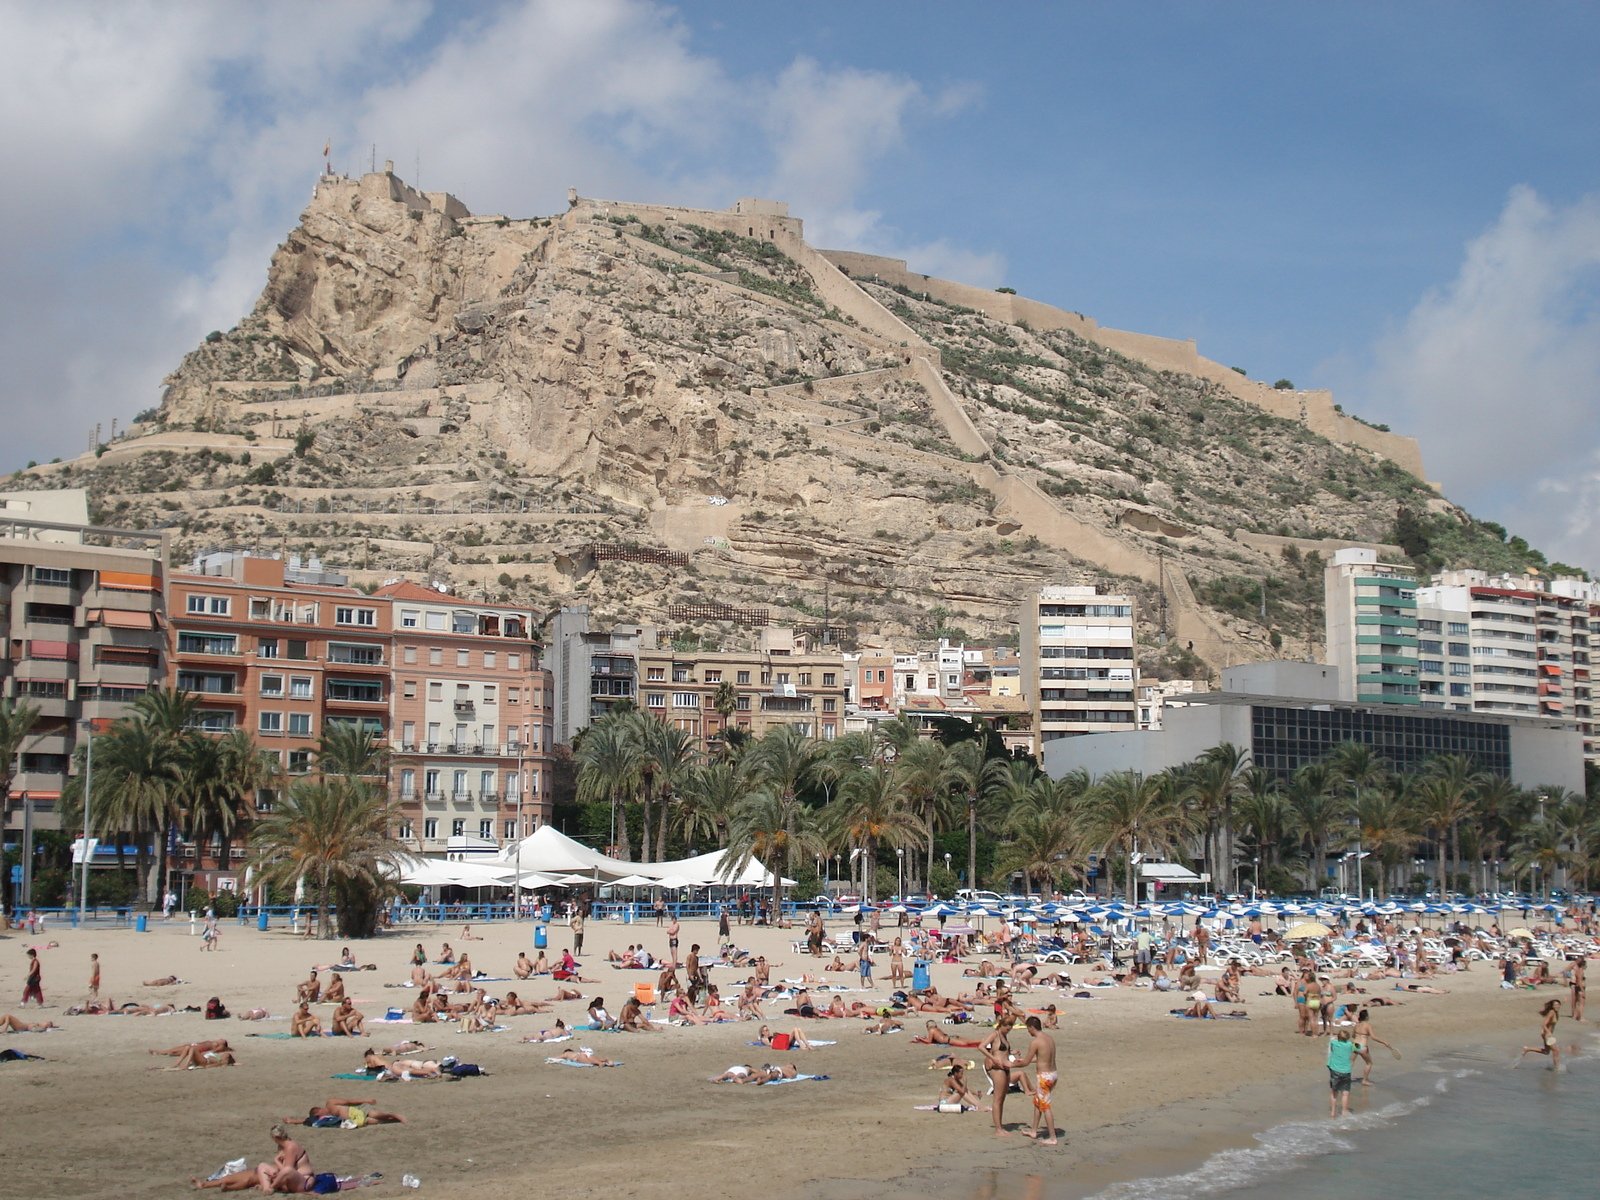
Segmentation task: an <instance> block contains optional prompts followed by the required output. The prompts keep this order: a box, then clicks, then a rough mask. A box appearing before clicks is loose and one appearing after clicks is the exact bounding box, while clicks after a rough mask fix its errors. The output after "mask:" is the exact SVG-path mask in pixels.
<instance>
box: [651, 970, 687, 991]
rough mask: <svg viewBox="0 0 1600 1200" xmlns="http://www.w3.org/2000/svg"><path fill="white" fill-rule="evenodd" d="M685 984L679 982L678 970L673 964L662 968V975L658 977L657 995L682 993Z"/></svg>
mask: <svg viewBox="0 0 1600 1200" xmlns="http://www.w3.org/2000/svg"><path fill="white" fill-rule="evenodd" d="M682 990H683V984H681V983H679V982H678V969H677V967H675V966H674V965H673V964H672V963H671V962H668V963H667V964H666V965H665V966H664V967H662V968H661V974H659V975H657V976H656V995H658V996H665V995H666V994H667V993H668V992H680V991H682Z"/></svg>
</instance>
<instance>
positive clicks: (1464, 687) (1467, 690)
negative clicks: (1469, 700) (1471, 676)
mask: <svg viewBox="0 0 1600 1200" xmlns="http://www.w3.org/2000/svg"><path fill="white" fill-rule="evenodd" d="M1471 692H1472V688H1471V686H1470V685H1468V684H1465V683H1452V684H1451V685H1450V694H1451V695H1452V696H1466V695H1470V694H1471Z"/></svg>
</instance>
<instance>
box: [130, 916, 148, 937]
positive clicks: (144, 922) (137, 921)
mask: <svg viewBox="0 0 1600 1200" xmlns="http://www.w3.org/2000/svg"><path fill="white" fill-rule="evenodd" d="M149 927H150V919H149V918H148V917H146V916H145V915H144V913H140V914H139V915H138V916H137V917H135V918H134V919H133V929H134V932H135V933H143V932H145V930H147V929H148V928H149Z"/></svg>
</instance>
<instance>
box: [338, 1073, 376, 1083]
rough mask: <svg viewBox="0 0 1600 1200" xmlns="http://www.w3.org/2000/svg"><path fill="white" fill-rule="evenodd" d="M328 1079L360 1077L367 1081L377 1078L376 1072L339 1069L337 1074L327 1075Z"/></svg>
mask: <svg viewBox="0 0 1600 1200" xmlns="http://www.w3.org/2000/svg"><path fill="white" fill-rule="evenodd" d="M328 1078H329V1079H362V1080H365V1081H366V1082H368V1083H371V1082H373V1080H375V1079H377V1078H378V1075H377V1072H375V1071H373V1072H368V1071H341V1072H340V1073H339V1074H337V1075H329V1076H328Z"/></svg>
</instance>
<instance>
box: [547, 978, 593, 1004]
mask: <svg viewBox="0 0 1600 1200" xmlns="http://www.w3.org/2000/svg"><path fill="white" fill-rule="evenodd" d="M584 982H586V983H593V982H594V980H592V979H588V980H585V981H584ZM582 999H583V993H582V992H580V991H579V990H578V989H577V988H569V987H560V986H558V987H557V988H556V993H555V995H553V996H551V997H550V1002H551V1003H552V1004H555V1003H558V1002H560V1001H563V1000H582Z"/></svg>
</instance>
